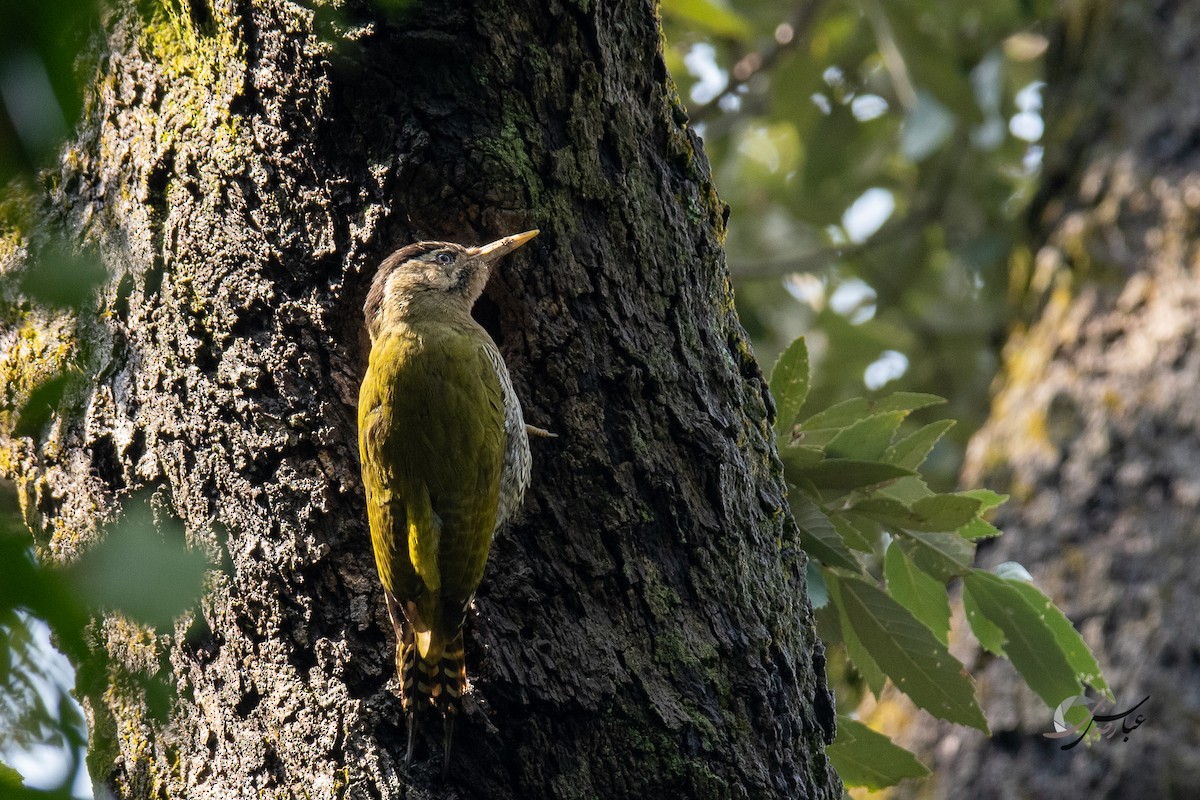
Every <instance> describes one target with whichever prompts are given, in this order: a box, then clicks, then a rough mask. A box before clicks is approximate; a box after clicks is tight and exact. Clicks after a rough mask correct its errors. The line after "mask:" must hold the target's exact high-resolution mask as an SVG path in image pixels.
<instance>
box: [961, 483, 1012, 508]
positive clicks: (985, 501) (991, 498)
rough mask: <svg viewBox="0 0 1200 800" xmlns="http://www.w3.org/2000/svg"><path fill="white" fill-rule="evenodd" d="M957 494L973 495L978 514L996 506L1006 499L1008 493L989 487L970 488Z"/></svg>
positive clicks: (962, 495) (963, 495)
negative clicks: (977, 506)
mask: <svg viewBox="0 0 1200 800" xmlns="http://www.w3.org/2000/svg"><path fill="white" fill-rule="evenodd" d="M958 494H959V496H961V497H973V498H975V499H976V500H978V501H979V513H980V514H983V513H986V512H988V511H991V510H992V509H993V508H995V507H996V506H998V505H1000V504H1001V503H1004V502H1006V501H1007V500H1008V495H1006V494H1000V493H999V492H993V491H992V490H991V489H970V490H968V491H965V492H959V493H958Z"/></svg>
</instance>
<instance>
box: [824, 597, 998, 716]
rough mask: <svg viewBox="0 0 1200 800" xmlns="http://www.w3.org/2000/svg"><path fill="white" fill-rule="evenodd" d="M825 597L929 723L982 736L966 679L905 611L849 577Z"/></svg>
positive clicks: (955, 662)
mask: <svg viewBox="0 0 1200 800" xmlns="http://www.w3.org/2000/svg"><path fill="white" fill-rule="evenodd" d="M826 583H827V584H829V576H828V574H827V575H826ZM830 592H831V594H830V596H831V597H833V598H834V599H835V601H836V602H837V604H838V608H840V609H841V610H842V612H843V613H844V614H845V616H846V618H847V619H848V620H849V622H850V627H851V628H853V630H854V633H855V634H856V635H857V636H858V638H859V639H860V640H861V641H862V644H863V647H864V648H866V650H867V652H868V653H870V655H871V658H873V659H874V661H875V663H876V664H878V665H879V666H880V667H882V668H883V669H884V670H885V672H886V673H887V676H888V677H889V678H891V679H892V682H893V683H894V684H895V685H896V688H898V689H899V690H900V691H902V692H904V693H905V694H907V695H908V696H909V698H911V699H912V701H913V702H914V703H916V704H917V705H918V706H920V707H921V708H923V709H925V710H926V711H928V712H929V713H931V714H933V715H934V716H935V717H938V718H940V719H944V720H948V721H950V722H957V723H960V724H962V725H969V726H971V727H973V728H978V729H979V730H981V731H984V732H985V733H986V732H987V729H988V728H987V721H986V720H984V718H983V712H982V711H980V710H979V705H978V703H976V702H975V684H974V681H972V680H971V676H970V675H968V674H967V672H966V670H965V669H964V668H963V665H962V664H961V663H959V661H958V660H957V659H956V658H954V657H953V656H952V655H950V652H949V651H948V650H947V649H946V648H945V646H944V645H943V644H942V643H941V642H939V641H938V640H937V639H936V638H935V637H934V635H933V634H932V633H930V632H929V628H927V627H925V625H923V624H922V623H921V622H919V621H918V620H917V619H916V617H914V616H913V615H912V613H911V612H909V611H908V609H906V608H904V606H902V605H900V604H899V603H897V602H896V601H895V600H893V599H892V598H891V597H889V596H888V595H887V593H885V592H884V591H883V590H881V589H880V588H879V587H877V586H875V585H874V584H873V583H870V582H868V581H865V580H861V579H859V578H854V577H851V576H838V577H837V579H836V586H834V585H832V584H830Z"/></svg>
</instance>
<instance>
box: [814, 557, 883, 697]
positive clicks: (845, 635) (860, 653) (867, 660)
mask: <svg viewBox="0 0 1200 800" xmlns="http://www.w3.org/2000/svg"><path fill="white" fill-rule="evenodd" d="M821 576H822V577H823V578H824V579H825V586H826V587H827V588H828V590H829V599H830V601H831V605H832V607H833V609H834V610H835V611H836V612H837V620H838V625H839V635H840V637H841V640H842V644H843V645H845V646H846V656H847V657H848V658H849V659H850V662H851V663H852V664H854V669H856V670H857V671H858V674H859V675H860V676H862V679H863V682H865V683H866V684H867V688H868V689H870V690H871V693H872V694H874V695H875V696H876V697H879V695H880V694H881V693H882V692H883V687H884V686H885V685H886V683H887V676H886V675H884V674H883V670H882V669H880V668H879V664H877V663H875V659H874V658H873V657H872V656H871V654H870V653H869V652H868V651H867V648H866V647H865V646H864V645H863V643H862V639H860V638H859V637H858V634H857V633H855V632H854V626H853V625H851V624H850V618H849V616H847V614H846V609H845V607H844V606H843V605H842V602H841V598H840V597H839V594H838V591H839V590H838V582H839V576H838V575H837V574H835V573H834V572H832V571H831V570H827V569H822V570H821Z"/></svg>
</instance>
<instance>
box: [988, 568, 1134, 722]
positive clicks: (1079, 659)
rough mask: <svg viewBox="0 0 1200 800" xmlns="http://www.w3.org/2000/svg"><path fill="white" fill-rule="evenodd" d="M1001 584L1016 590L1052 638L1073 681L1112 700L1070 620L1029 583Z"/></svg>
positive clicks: (1105, 684) (1093, 660) (1095, 665)
mask: <svg viewBox="0 0 1200 800" xmlns="http://www.w3.org/2000/svg"><path fill="white" fill-rule="evenodd" d="M1001 580H1007V582H1008V583H1009V584H1011V585H1012V586H1013V587H1014V588H1015V589H1016V590H1017V593H1018V594H1020V595H1021V596H1022V597H1024V598H1025V602H1027V603H1029V605H1030V606H1031V607H1032V608H1033V610H1034V611H1035V612H1037V615H1038V618H1039V619H1041V621H1042V622H1043V624H1045V625H1046V627H1047V628H1049V629H1050V632H1051V634H1053V635H1054V641H1055V642H1056V643H1057V644H1058V646H1059V647H1060V648H1061V649H1062V652H1063V655H1065V656H1066V657H1067V663H1068V664H1070V665H1071V668H1072V669H1073V670H1075V677H1076V678H1077V679H1078V680H1079V681H1081V682H1083V683H1086V684H1087V685H1088V686H1091V687H1092V688H1093V689H1095V690H1096V691H1098V692H1101V693H1102V694H1104V695H1106V696H1107V697H1108V698H1109V699H1110V700H1112V699H1114V698H1113V693H1112V688H1111V687H1110V686H1109V685H1108V681H1106V680H1105V679H1104V674H1103V673H1102V672H1101V671H1100V664H1098V663H1097V662H1096V656H1095V655H1093V654H1092V651H1091V650H1090V649H1089V648H1088V646H1087V642H1085V641H1083V637H1082V636H1080V635H1079V631H1077V630H1075V626H1074V625H1072V624H1071V620H1069V619H1067V615H1066V614H1064V613H1063V612H1062V610H1061V609H1059V608H1058V606H1056V605H1054V603H1053V602H1051V600H1050V598H1048V597H1046V595H1044V594H1042V592H1041V590H1039V589H1038V588H1037V587H1036V586H1034V585H1033V584H1032V583H1027V582H1025V581H1020V580H1013V579H1004V578H1002V579H1001Z"/></svg>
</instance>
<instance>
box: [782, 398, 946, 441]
mask: <svg viewBox="0 0 1200 800" xmlns="http://www.w3.org/2000/svg"><path fill="white" fill-rule="evenodd" d="M945 402H946V401H945V400H943V399H942V398H940V397H938V396H937V395H933V394H919V393H917V392H896V393H895V394H891V395H888V396H887V397H881V398H880V399H878V400H868V399H866V398H865V397H856V398H854V399H852V400H843V401H842V402H840V403H838V404H836V405H833V406H830V407H829V408H827V409H825V410H824V411H822V412H821V413H819V414H814V415H813V416H811V417H809V418H808V419H806V420H805V421H804V424H803V425H801V428H803V429H804V430H806V431H817V430H822V429H826V428H845V427H847V426H848V425H853V424H854V423H855V422H858V421H859V420H860V419H863V418H864V417H868V416H870V415H872V414H881V413H883V412H886V411H916V410H917V409H919V408H926V407H927V406H935V405H938V404H939V403H945Z"/></svg>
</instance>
